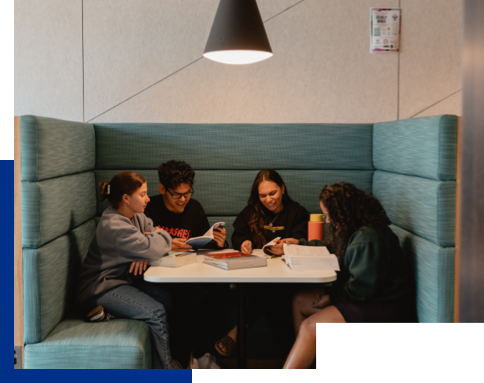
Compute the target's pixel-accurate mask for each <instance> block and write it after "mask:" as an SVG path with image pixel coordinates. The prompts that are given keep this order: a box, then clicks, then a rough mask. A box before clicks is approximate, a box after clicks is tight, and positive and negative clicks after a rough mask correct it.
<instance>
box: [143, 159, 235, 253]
mask: <svg viewBox="0 0 484 383" xmlns="http://www.w3.org/2000/svg"><path fill="white" fill-rule="evenodd" d="M158 177H159V179H160V184H159V185H158V189H159V190H160V193H161V194H160V195H157V196H154V197H151V201H150V202H149V203H148V206H147V207H146V210H145V214H146V216H148V217H149V218H151V219H152V220H153V225H154V226H160V227H161V228H162V229H163V230H165V231H166V232H168V234H170V235H171V237H172V238H173V250H174V251H186V250H189V249H190V248H191V247H190V246H188V245H186V244H185V243H184V242H185V241H186V240H187V239H189V238H193V237H199V236H202V235H204V234H205V233H206V232H207V230H208V229H210V225H209V223H208V219H207V216H206V215H205V211H204V210H203V207H202V205H200V203H199V202H198V201H197V200H195V199H192V198H191V196H192V194H193V183H194V178H195V172H194V171H193V169H192V168H191V166H190V165H188V164H187V163H186V162H184V161H176V160H171V161H168V162H165V163H163V164H161V165H160V167H159V168H158ZM213 234H214V240H213V241H211V242H209V243H208V244H207V245H205V246H204V247H205V248H207V249H217V248H218V249H223V248H225V247H228V246H227V244H226V242H225V238H226V235H227V232H226V230H225V229H223V228H221V229H218V230H214V233H213Z"/></svg>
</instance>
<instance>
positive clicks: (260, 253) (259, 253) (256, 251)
mask: <svg viewBox="0 0 484 383" xmlns="http://www.w3.org/2000/svg"><path fill="white" fill-rule="evenodd" d="M251 254H252V255H256V256H258V257H261V258H265V259H271V258H272V257H271V256H270V255H267V254H266V253H264V250H262V249H253V250H252V251H251Z"/></svg>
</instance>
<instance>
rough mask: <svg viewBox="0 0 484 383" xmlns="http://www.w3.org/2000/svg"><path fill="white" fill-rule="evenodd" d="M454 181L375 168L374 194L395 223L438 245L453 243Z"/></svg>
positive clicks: (453, 244) (449, 245)
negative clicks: (431, 178)
mask: <svg viewBox="0 0 484 383" xmlns="http://www.w3.org/2000/svg"><path fill="white" fill-rule="evenodd" d="M455 193H456V183H455V181H435V180H430V179H427V178H421V177H411V176H405V175H401V174H396V173H387V172H382V171H376V172H375V175H374V178H373V194H374V195H375V196H376V197H377V198H378V199H379V200H380V202H381V203H382V205H383V207H384V209H385V211H386V212H387V214H388V217H389V218H390V220H391V221H392V223H394V224H395V225H397V226H399V227H401V228H403V229H405V230H407V231H409V232H411V233H414V234H416V235H418V236H420V237H422V238H425V239H427V240H429V241H431V242H433V243H435V244H436V245H438V246H440V247H453V246H455Z"/></svg>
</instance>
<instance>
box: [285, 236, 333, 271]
mask: <svg viewBox="0 0 484 383" xmlns="http://www.w3.org/2000/svg"><path fill="white" fill-rule="evenodd" d="M283 247H284V254H285V256H284V260H285V261H286V264H287V265H288V266H289V267H290V268H291V269H293V270H336V271H339V270H340V269H339V263H338V258H336V256H335V255H334V254H330V253H329V251H328V249H327V248H326V246H300V245H288V244H287V243H285V244H284V246H283Z"/></svg>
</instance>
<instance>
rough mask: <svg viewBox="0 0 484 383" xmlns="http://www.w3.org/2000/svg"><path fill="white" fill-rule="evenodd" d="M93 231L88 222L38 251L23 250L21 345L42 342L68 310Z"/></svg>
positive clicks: (92, 223) (90, 221) (93, 223)
mask: <svg viewBox="0 0 484 383" xmlns="http://www.w3.org/2000/svg"><path fill="white" fill-rule="evenodd" d="M95 230H96V224H95V221H94V219H91V220H89V221H88V222H86V223H84V224H83V225H81V226H79V227H77V228H75V229H74V230H72V231H70V232H69V233H67V234H65V235H63V236H61V237H59V238H57V239H55V240H54V241H52V242H50V243H48V244H46V245H44V246H42V247H40V248H38V249H24V250H23V270H24V275H23V278H24V279H23V281H24V284H23V289H24V338H25V344H31V343H38V342H40V341H42V339H44V338H45V337H46V336H47V334H49V332H51V331H52V329H53V328H54V327H55V326H56V325H57V323H59V321H60V320H62V319H63V318H65V316H66V314H67V313H68V312H69V311H70V310H71V309H72V305H73V304H74V302H75V291H76V283H77V276H78V273H79V270H80V268H81V263H82V261H83V260H84V258H85V257H86V254H87V251H88V249H89V245H90V244H91V241H92V238H93V237H94V232H95Z"/></svg>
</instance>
